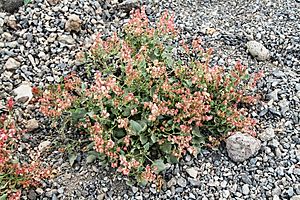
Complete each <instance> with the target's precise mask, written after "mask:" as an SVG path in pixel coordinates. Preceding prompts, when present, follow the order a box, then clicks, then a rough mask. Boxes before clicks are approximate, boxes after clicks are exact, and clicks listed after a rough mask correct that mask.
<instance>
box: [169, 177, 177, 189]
mask: <svg viewBox="0 0 300 200" xmlns="http://www.w3.org/2000/svg"><path fill="white" fill-rule="evenodd" d="M173 185H176V178H174V177H173V178H171V180H169V181H168V182H167V186H168V188H170V187H172V186H173Z"/></svg>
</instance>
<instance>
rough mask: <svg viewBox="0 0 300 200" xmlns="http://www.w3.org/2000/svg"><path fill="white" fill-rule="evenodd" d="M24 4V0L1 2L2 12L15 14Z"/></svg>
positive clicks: (4, 0) (3, 0) (5, 0)
mask: <svg viewBox="0 0 300 200" xmlns="http://www.w3.org/2000/svg"><path fill="white" fill-rule="evenodd" d="M23 3H24V0H0V11H1V10H3V11H5V12H9V13H13V12H15V11H17V10H18V8H19V7H21V6H22V5H23Z"/></svg>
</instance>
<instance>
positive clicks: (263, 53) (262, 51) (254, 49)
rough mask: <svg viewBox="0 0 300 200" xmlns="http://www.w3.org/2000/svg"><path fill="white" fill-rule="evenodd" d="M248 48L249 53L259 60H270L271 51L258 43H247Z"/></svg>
mask: <svg viewBox="0 0 300 200" xmlns="http://www.w3.org/2000/svg"><path fill="white" fill-rule="evenodd" d="M246 47H247V49H248V51H249V53H250V54H251V55H252V56H253V57H254V58H256V59H257V60H260V61H263V60H268V59H269V58H270V52H269V50H268V49H267V48H266V47H265V46H264V45H262V44H261V43H259V42H257V41H254V40H252V41H249V42H247V44H246Z"/></svg>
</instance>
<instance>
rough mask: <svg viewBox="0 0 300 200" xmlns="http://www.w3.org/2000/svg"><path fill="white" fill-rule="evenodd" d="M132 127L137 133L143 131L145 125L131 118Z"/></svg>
mask: <svg viewBox="0 0 300 200" xmlns="http://www.w3.org/2000/svg"><path fill="white" fill-rule="evenodd" d="M129 123H130V128H131V130H132V131H133V132H134V133H135V134H139V133H140V132H141V131H142V129H143V127H142V126H141V125H140V124H139V123H138V122H136V121H134V120H130V122H129Z"/></svg>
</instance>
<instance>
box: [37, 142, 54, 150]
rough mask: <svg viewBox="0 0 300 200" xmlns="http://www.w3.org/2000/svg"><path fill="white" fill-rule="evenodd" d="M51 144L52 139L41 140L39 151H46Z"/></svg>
mask: <svg viewBox="0 0 300 200" xmlns="http://www.w3.org/2000/svg"><path fill="white" fill-rule="evenodd" d="M50 144H51V142H50V141H44V142H41V143H40V144H39V146H38V149H39V151H40V152H42V151H44V150H45V149H46V148H47V147H48V146H49V145H50Z"/></svg>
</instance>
